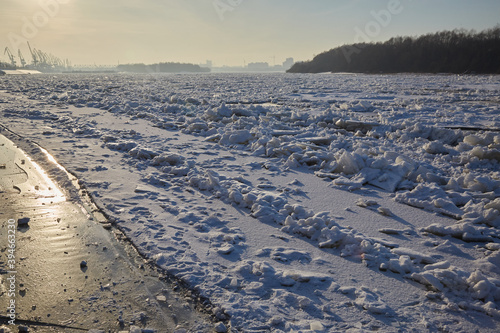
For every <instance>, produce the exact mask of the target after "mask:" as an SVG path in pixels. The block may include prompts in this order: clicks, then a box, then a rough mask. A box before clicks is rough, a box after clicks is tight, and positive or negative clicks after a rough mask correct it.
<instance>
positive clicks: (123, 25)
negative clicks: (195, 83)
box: [0, 0, 500, 66]
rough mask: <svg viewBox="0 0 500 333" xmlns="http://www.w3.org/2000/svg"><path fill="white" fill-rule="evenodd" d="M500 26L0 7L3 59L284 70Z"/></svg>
mask: <svg viewBox="0 0 500 333" xmlns="http://www.w3.org/2000/svg"><path fill="white" fill-rule="evenodd" d="M499 23H500V1H499V0H475V1H472V0H399V1H398V0H0V50H1V53H0V59H2V60H4V61H6V60H7V56H5V55H4V52H3V50H4V49H5V47H6V46H8V47H9V48H10V49H11V51H13V52H15V53H16V55H17V52H18V51H17V49H18V48H20V49H21V51H22V52H23V53H24V56H25V58H29V59H31V58H30V57H29V50H28V47H27V44H26V41H29V42H30V44H31V46H32V47H35V48H38V49H41V50H43V51H45V52H48V53H52V54H54V55H56V56H58V57H60V58H63V59H66V58H68V59H69V60H70V61H71V62H72V63H73V64H75V65H78V64H94V63H96V64H110V65H116V64H118V62H119V63H122V64H123V63H135V62H144V63H154V62H160V61H176V62H191V63H204V62H205V61H206V60H212V61H213V62H214V65H217V66H220V65H223V64H227V65H231V66H235V65H243V63H244V62H246V63H249V62H258V61H263V62H269V63H270V64H271V65H272V64H273V63H274V62H276V64H281V63H282V62H283V61H284V60H285V58H287V57H293V58H294V59H295V60H308V59H311V58H312V57H313V56H314V55H315V54H318V53H321V52H323V51H327V50H329V49H331V48H333V47H336V46H339V45H342V44H350V43H353V42H355V41H359V40H369V41H383V40H387V39H389V38H391V37H394V36H401V35H412V36H414V35H420V34H423V33H429V32H435V31H439V30H449V29H454V28H466V29H476V30H482V29H485V28H490V27H493V26H495V25H496V24H499Z"/></svg>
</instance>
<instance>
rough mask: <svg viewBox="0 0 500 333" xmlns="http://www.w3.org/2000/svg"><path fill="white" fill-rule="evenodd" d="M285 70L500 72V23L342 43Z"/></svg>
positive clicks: (306, 71)
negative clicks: (482, 27) (494, 25)
mask: <svg viewBox="0 0 500 333" xmlns="http://www.w3.org/2000/svg"><path fill="white" fill-rule="evenodd" d="M288 72H289V73H321V72H352V73H404V72H409V73H455V74H462V73H477V74H500V25H497V26H496V27H494V28H491V29H487V30H484V31H481V32H474V31H467V30H463V29H460V30H459V29H457V30H453V31H442V32H437V33H433V34H427V35H423V36H419V37H395V38H391V39H390V40H388V41H386V42H379V43H357V44H352V45H343V46H340V47H337V48H334V49H331V50H330V51H327V52H324V53H321V54H319V55H317V56H316V57H314V59H313V60H311V61H307V62H298V63H296V64H295V65H294V66H292V68H290V69H289V70H288Z"/></svg>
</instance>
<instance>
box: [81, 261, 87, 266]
mask: <svg viewBox="0 0 500 333" xmlns="http://www.w3.org/2000/svg"><path fill="white" fill-rule="evenodd" d="M80 267H82V268H84V267H87V262H86V261H85V260H82V262H81V263H80Z"/></svg>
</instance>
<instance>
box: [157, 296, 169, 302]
mask: <svg viewBox="0 0 500 333" xmlns="http://www.w3.org/2000/svg"><path fill="white" fill-rule="evenodd" d="M156 300H157V301H158V302H166V301H167V298H166V297H165V296H163V295H158V296H156Z"/></svg>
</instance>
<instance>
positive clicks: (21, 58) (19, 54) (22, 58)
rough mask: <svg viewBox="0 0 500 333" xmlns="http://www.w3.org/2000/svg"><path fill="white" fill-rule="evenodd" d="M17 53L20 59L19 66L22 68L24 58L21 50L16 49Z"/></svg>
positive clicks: (24, 61) (24, 64)
mask: <svg viewBox="0 0 500 333" xmlns="http://www.w3.org/2000/svg"><path fill="white" fill-rule="evenodd" d="M17 55H18V56H19V60H20V61H21V66H22V67H23V68H24V67H25V66H26V60H24V57H23V54H22V53H21V50H20V49H18V50H17Z"/></svg>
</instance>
